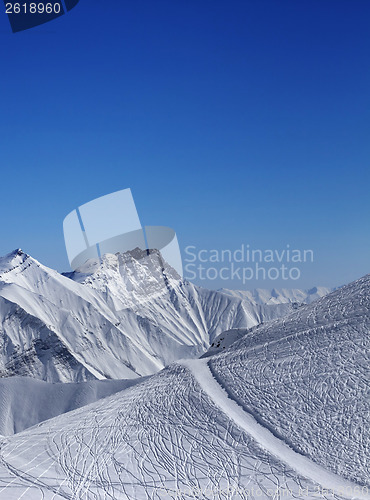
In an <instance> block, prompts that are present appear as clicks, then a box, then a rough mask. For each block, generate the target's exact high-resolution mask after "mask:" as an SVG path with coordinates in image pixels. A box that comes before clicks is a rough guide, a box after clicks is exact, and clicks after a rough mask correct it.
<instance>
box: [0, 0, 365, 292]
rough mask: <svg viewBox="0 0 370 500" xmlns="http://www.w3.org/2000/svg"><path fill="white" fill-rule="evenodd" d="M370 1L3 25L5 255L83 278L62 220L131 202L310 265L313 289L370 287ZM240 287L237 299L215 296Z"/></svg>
mask: <svg viewBox="0 0 370 500" xmlns="http://www.w3.org/2000/svg"><path fill="white" fill-rule="evenodd" d="M369 26H370V2H369V1H368V0H364V1H357V0H353V1H349V0H347V1H340V0H338V1H335V2H334V1H328V0H327V1H323V0H309V1H308V0H307V1H305V0H299V1H298V0H291V1H289V0H281V1H276V0H270V1H267V0H258V1H257V0H253V1H252V0H241V1H238V0H231V1H226V0H223V1H220V0H186V1H185V0H176V1H174V0H166V1H164V0H156V1H153V0H131V1H123V0H121V1H117V0H80V3H79V4H78V5H77V6H76V7H75V8H74V9H73V10H72V11H71V12H70V13H68V14H67V15H65V16H63V17H61V18H59V19H57V20H55V21H53V22H50V23H48V24H45V25H44V26H41V27H38V28H34V29H32V30H28V31H25V32H21V33H16V34H13V33H12V32H11V31H10V27H9V23H8V19H7V17H6V15H5V13H3V14H1V15H0V68H1V78H0V87H1V95H2V99H1V104H0V168H1V192H0V193H1V194H0V218H1V230H0V231H1V232H0V254H1V255H3V254H5V253H7V252H9V251H11V250H13V249H14V248H18V247H21V248H22V249H23V250H25V251H26V252H28V253H30V254H31V255H32V256H33V257H35V258H37V259H38V260H40V261H41V262H43V263H44V264H46V265H48V266H50V267H53V268H56V269H58V270H68V268H69V266H68V261H67V256H66V253H65V248H64V240H63V233H62V221H63V218H64V217H65V215H66V214H67V213H68V212H70V211H71V210H72V209H74V208H76V207H77V206H78V205H81V204H82V203H85V202H87V201H90V200H92V199H94V198H96V197H98V196H101V195H104V194H107V193H110V192H112V191H116V190H118V189H123V188H127V187H130V188H131V189H132V192H133V195H134V198H135V201H136V205H137V208H138V211H139V215H140V218H141V221H142V222H143V223H144V224H146V225H151V224H153V225H168V226H170V227H173V228H174V229H175V230H176V232H177V234H178V238H179V242H180V246H181V248H182V249H184V248H185V247H186V246H187V245H194V246H196V247H197V248H198V249H202V248H204V249H212V248H218V249H222V248H230V249H232V250H233V249H236V248H239V247H240V245H241V244H243V243H244V244H245V245H247V244H249V245H251V247H253V248H262V249H265V248H268V249H281V248H285V246H286V244H290V246H291V247H292V248H300V249H303V248H310V249H313V250H314V252H315V260H314V263H313V264H310V265H307V264H306V265H305V266H304V267H303V270H302V277H301V279H300V280H299V282H294V283H293V282H288V283H285V284H284V283H282V282H263V281H259V282H258V283H255V282H253V283H252V282H251V283H250V284H248V286H247V285H246V286H244V288H251V287H253V286H260V287H272V286H281V285H284V286H287V287H290V286H303V287H310V286H313V285H316V284H319V285H328V286H336V285H340V284H343V283H345V282H348V281H350V280H352V279H355V278H357V277H360V276H361V275H363V274H366V273H367V272H369V250H370V237H369V215H370V210H369V205H370V201H369V180H370V179H369V177H370V173H369V172H370V169H369V166H370V140H369V132H370V28H369ZM200 284H203V285H204V286H210V287H214V288H217V287H218V286H229V287H234V288H243V287H242V286H241V284H240V283H237V282H234V283H231V282H230V283H221V282H220V281H217V280H216V281H214V282H209V283H206V282H204V283H200Z"/></svg>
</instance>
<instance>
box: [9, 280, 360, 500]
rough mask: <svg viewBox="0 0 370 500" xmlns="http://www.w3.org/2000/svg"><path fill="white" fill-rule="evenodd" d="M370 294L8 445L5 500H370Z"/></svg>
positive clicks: (184, 365)
mask: <svg viewBox="0 0 370 500" xmlns="http://www.w3.org/2000/svg"><path fill="white" fill-rule="evenodd" d="M369 291H370V276H366V277H365V278H363V279H361V280H358V281H357V282H355V283H352V284H350V285H348V286H346V287H343V288H342V289H340V290H338V291H336V292H334V293H331V294H330V295H328V296H326V297H324V298H322V299H320V300H319V301H317V302H315V303H313V304H310V305H306V306H303V307H300V308H299V309H298V310H297V311H295V312H294V313H292V314H291V315H289V316H288V317H286V318H284V319H280V320H276V321H272V322H270V323H269V324H266V325H263V326H260V327H259V328H255V329H252V330H251V331H250V330H249V331H248V332H247V333H246V334H245V335H244V337H242V338H241V339H240V340H238V341H237V342H236V343H234V344H233V345H232V346H231V347H229V348H228V349H226V350H225V351H224V352H223V353H222V354H218V355H216V356H213V357H210V358H207V359H205V360H192V361H188V360H186V361H179V362H177V363H174V364H172V365H171V366H168V367H167V368H165V369H164V370H162V371H161V372H159V373H157V374H155V375H153V376H151V377H149V378H148V379H146V380H144V381H143V382H141V383H138V384H137V385H135V386H134V387H131V388H128V389H126V390H124V391H123V392H120V393H117V394H114V395H112V396H109V397H108V398H106V399H104V400H102V401H98V402H96V403H93V404H91V405H88V406H86V407H84V408H80V409H77V410H74V411H72V412H70V413H68V414H64V415H61V416H58V417H56V418H54V419H51V420H49V421H47V422H43V423H41V424H40V425H39V426H37V427H33V428H31V429H27V430H25V431H24V432H21V433H19V434H16V435H14V436H11V437H8V438H4V439H2V440H1V442H0V498H2V496H3V497H4V498H6V499H9V500H11V499H13V498H14V499H15V498H17V499H19V498H23V499H25V498H26V499H30V500H34V499H38V498H45V499H60V498H69V499H108V498H109V499H114V500H121V499H122V500H123V499H125V500H126V499H129V500H132V499H135V500H136V499H137V500H141V499H160V498H173V499H175V498H176V499H177V498H193V499H195V498H196V499H207V500H208V499H209V500H214V499H230V500H231V499H239V498H240V499H248V500H249V499H253V500H256V499H260V498H275V499H278V498H298V499H307V500H312V499H314V498H321V499H328V500H329V499H333V498H334V499H342V498H358V499H369V498H370V495H369V494H368V493H367V490H366V487H364V484H365V483H366V482H367V477H368V476H366V475H365V473H366V467H367V461H366V459H367V455H368V443H369V428H370V425H369V421H368V415H369V413H368V409H369V408H368V400H367V392H366V389H367V387H368V382H367V381H368V372H367V368H368V364H366V356H367V351H366V343H367V342H368V340H367V339H368V333H369V305H370V304H369ZM1 495H2V496H1Z"/></svg>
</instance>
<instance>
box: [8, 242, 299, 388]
mask: <svg viewBox="0 0 370 500" xmlns="http://www.w3.org/2000/svg"><path fill="white" fill-rule="evenodd" d="M293 307H294V304H292V303H284V304H273V305H263V304H262V305H261V304H255V303H252V302H250V301H248V300H246V299H242V298H239V297H232V296H230V295H227V294H224V293H221V292H216V291H211V290H206V289H204V288H199V287H196V286H194V285H192V284H191V283H189V282H187V281H184V280H182V279H180V277H179V276H178V275H177V274H176V272H175V271H174V270H173V269H172V268H171V267H170V266H169V265H168V264H166V263H165V262H164V261H163V259H162V258H161V255H160V253H159V252H158V251H157V250H151V251H150V252H143V251H141V250H139V249H136V250H133V251H131V252H127V253H125V254H117V255H109V254H108V255H105V256H103V257H102V259H92V260H90V261H88V262H87V263H86V264H85V265H84V266H83V267H82V268H80V269H79V270H78V271H77V272H74V273H69V274H67V275H61V274H59V273H58V272H57V271H54V270H52V269H49V268H47V267H46V266H43V265H42V264H40V263H39V262H38V261H36V260H35V259H33V258H32V257H30V256H29V255H27V254H25V253H24V252H22V251H21V250H17V251H14V252H12V253H11V254H9V255H7V256H5V257H3V258H1V259H0V376H2V377H6V376H13V375H20V376H29V377H33V378H38V379H40V380H44V381H46V382H81V381H86V380H101V379H128V378H135V377H139V376H144V375H149V374H152V373H155V372H157V371H158V370H161V369H162V368H163V367H164V366H166V365H167V364H169V363H171V362H173V361H175V360H177V359H180V358H184V357H187V358H191V357H198V356H200V355H201V354H202V353H204V352H205V351H206V350H207V349H208V348H209V346H210V344H211V343H212V342H213V339H214V338H215V337H216V336H217V335H219V334H220V333H221V332H223V331H225V330H229V329H230V328H248V327H252V326H254V325H256V324H258V323H261V321H266V320H270V319H273V318H276V317H280V316H282V315H284V314H287V313H288V312H290V311H291V310H292V309H293Z"/></svg>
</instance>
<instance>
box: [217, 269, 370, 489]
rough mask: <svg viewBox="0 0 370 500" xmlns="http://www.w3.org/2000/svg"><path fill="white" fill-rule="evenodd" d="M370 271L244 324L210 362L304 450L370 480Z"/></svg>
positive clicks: (253, 409)
mask: <svg viewBox="0 0 370 500" xmlns="http://www.w3.org/2000/svg"><path fill="white" fill-rule="evenodd" d="M369 310H370V275H367V276H365V277H364V278H362V279H360V280H358V281H356V282H354V283H351V284H349V285H347V286H345V287H343V288H341V289H339V290H337V291H335V292H333V293H331V294H329V295H327V296H326V297H323V298H322V299H320V300H319V301H317V302H314V303H312V304H311V305H307V306H304V307H301V308H299V309H298V310H297V311H296V312H295V313H292V314H291V315H289V316H287V317H285V318H282V319H280V320H276V321H272V322H270V323H268V324H266V325H262V326H260V327H257V328H254V329H252V330H249V331H248V332H245V333H246V334H245V336H244V337H243V338H241V339H240V340H238V341H237V342H235V343H234V344H233V345H232V346H231V347H230V348H229V349H228V350H226V351H225V352H224V353H223V354H220V355H218V356H215V357H213V358H210V368H211V370H212V373H213V374H214V375H215V377H216V379H217V380H218V382H220V384H221V385H222V386H223V387H225V388H227V391H228V393H229V395H230V396H231V397H232V398H233V399H235V400H236V401H238V403H239V404H241V405H242V406H243V408H244V409H245V410H246V411H248V412H250V413H252V414H253V415H254V417H255V418H256V420H257V421H258V422H260V423H261V424H262V425H264V426H265V427H267V428H269V429H271V430H272V432H273V433H274V434H275V435H276V436H278V437H279V438H281V439H282V440H284V441H285V442H287V443H288V444H289V446H291V447H292V448H293V449H294V450H296V451H297V452H298V453H302V454H304V455H306V456H308V457H310V458H311V459H312V460H313V461H314V462H316V463H318V464H320V465H321V466H323V467H325V468H327V469H329V470H331V471H332V472H334V473H336V474H338V475H341V476H343V477H345V478H347V479H348V480H351V481H355V482H358V483H359V484H361V485H367V486H369V487H370V482H369V472H370V470H369V462H368V457H369V455H370V453H369V452H370V431H369V430H370V422H369V415H370V403H369V401H370V398H369V366H370V363H369V332H370V315H369Z"/></svg>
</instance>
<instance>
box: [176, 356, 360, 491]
mask: <svg viewBox="0 0 370 500" xmlns="http://www.w3.org/2000/svg"><path fill="white" fill-rule="evenodd" d="M180 363H181V364H182V365H184V366H186V367H187V368H189V369H190V370H191V372H192V374H193V376H194V377H195V379H196V380H197V382H198V384H199V385H200V386H201V388H202V390H203V391H205V392H206V393H207V394H208V396H209V397H210V398H211V399H212V400H213V401H214V403H215V404H216V405H217V406H218V407H219V408H220V410H221V411H223V412H224V413H225V414H226V415H227V416H228V417H229V418H230V419H231V420H232V421H233V422H235V423H236V424H237V425H238V426H240V427H241V428H242V429H243V430H245V431H246V432H247V433H248V434H250V435H251V436H252V437H253V438H254V439H255V440H256V441H257V443H258V444H259V445H261V446H262V448H263V449H265V450H266V451H267V452H269V453H271V454H272V455H273V456H275V457H276V458H278V459H279V460H281V461H283V462H285V463H286V464H287V465H289V466H290V467H292V469H294V470H295V471H296V472H298V473H299V474H301V475H302V476H304V477H306V478H308V479H310V480H311V481H313V482H314V483H317V484H319V485H320V486H321V487H322V488H323V489H327V490H330V491H340V490H342V491H344V492H345V491H352V492H354V491H357V490H358V489H361V486H359V485H357V484H356V483H352V482H350V481H347V480H345V479H343V478H342V477H340V476H337V475H335V474H332V473H331V472H329V471H327V470H325V469H324V468H322V467H320V466H319V465H317V464H315V463H314V462H312V460H310V459H309V458H307V457H305V456H304V455H301V454H299V453H297V452H295V451H294V450H292V448H290V447H289V446H288V445H287V444H286V443H284V442H283V441H282V440H280V439H278V438H277V437H275V436H274V435H273V434H272V433H271V432H270V431H269V430H268V429H267V428H265V427H263V426H262V425H261V424H259V423H258V422H257V421H256V420H255V419H254V418H253V416H252V415H250V414H249V413H247V412H246V411H245V410H244V409H243V408H242V407H241V406H239V405H238V403H237V402H236V401H235V400H232V399H230V397H229V396H228V394H227V392H226V391H225V389H223V388H222V387H221V385H219V383H218V382H217V381H216V379H215V378H214V376H213V375H212V372H211V370H210V369H209V366H208V362H207V360H183V361H181V362H180ZM355 488H356V489H355ZM346 498H358V499H361V500H362V499H365V500H366V499H367V500H369V498H370V495H368V494H366V493H365V494H362V493H361V492H360V493H358V494H357V495H356V496H353V495H349V496H346Z"/></svg>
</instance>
